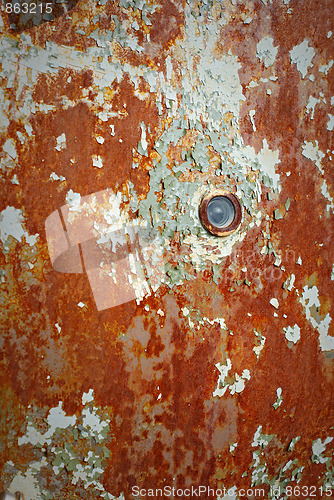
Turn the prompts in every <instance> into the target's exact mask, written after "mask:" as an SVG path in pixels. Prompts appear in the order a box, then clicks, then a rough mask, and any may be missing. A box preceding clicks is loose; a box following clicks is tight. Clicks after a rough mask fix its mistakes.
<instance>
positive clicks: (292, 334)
mask: <svg viewBox="0 0 334 500" xmlns="http://www.w3.org/2000/svg"><path fill="white" fill-rule="evenodd" d="M283 331H284V333H285V338H286V339H287V340H288V341H289V342H293V343H294V344H296V343H297V342H298V340H300V328H299V326H298V325H293V326H288V327H286V328H283Z"/></svg>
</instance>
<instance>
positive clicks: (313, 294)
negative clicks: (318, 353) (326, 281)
mask: <svg viewBox="0 0 334 500" xmlns="http://www.w3.org/2000/svg"><path fill="white" fill-rule="evenodd" d="M300 302H301V304H302V305H303V307H304V311H305V315H306V319H307V320H308V321H309V322H310V323H311V325H312V326H313V328H315V329H316V330H317V331H318V333H319V344H320V348H321V350H322V351H331V350H334V337H332V336H331V335H328V329H329V325H330V323H331V321H332V318H331V316H330V314H329V313H327V314H326V316H325V317H324V318H323V319H321V320H320V318H319V314H318V311H319V308H320V305H321V304H320V300H319V291H318V288H317V287H316V286H315V285H314V286H312V287H309V286H308V285H306V286H304V288H303V292H302V296H301V297H300Z"/></svg>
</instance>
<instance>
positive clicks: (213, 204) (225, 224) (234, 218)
mask: <svg viewBox="0 0 334 500" xmlns="http://www.w3.org/2000/svg"><path fill="white" fill-rule="evenodd" d="M199 216H200V219H201V222H202V224H203V226H204V227H205V229H206V230H207V231H209V233H211V234H214V235H215V236H227V235H229V234H231V233H233V231H235V230H236V229H237V228H238V226H239V225H240V222H241V218H242V209H241V205H240V202H239V200H238V198H237V197H236V196H235V194H233V193H230V192H229V191H225V190H223V189H217V190H215V191H212V192H210V193H209V194H207V195H206V196H204V198H203V199H202V202H201V205H200V207H199Z"/></svg>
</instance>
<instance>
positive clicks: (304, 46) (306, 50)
mask: <svg viewBox="0 0 334 500" xmlns="http://www.w3.org/2000/svg"><path fill="white" fill-rule="evenodd" d="M314 56H315V50H314V48H313V47H312V46H311V45H309V41H308V40H306V39H305V40H304V41H303V42H302V43H300V44H299V45H296V46H295V47H293V49H291V50H290V58H291V62H292V63H294V64H296V66H297V70H298V71H299V72H300V74H301V75H302V78H305V76H306V75H307V73H308V69H309V68H311V67H312V66H313V65H312V60H313V58H314Z"/></svg>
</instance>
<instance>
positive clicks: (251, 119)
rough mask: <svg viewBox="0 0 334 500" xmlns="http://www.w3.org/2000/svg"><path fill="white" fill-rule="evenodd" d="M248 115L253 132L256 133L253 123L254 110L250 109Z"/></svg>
mask: <svg viewBox="0 0 334 500" xmlns="http://www.w3.org/2000/svg"><path fill="white" fill-rule="evenodd" d="M248 114H249V118H250V121H251V124H252V126H253V131H254V132H256V126H255V121H254V116H255V109H250V110H249V112H248Z"/></svg>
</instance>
